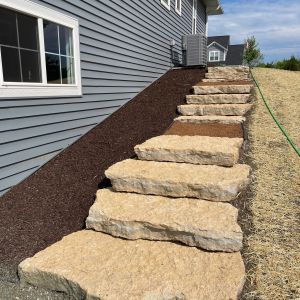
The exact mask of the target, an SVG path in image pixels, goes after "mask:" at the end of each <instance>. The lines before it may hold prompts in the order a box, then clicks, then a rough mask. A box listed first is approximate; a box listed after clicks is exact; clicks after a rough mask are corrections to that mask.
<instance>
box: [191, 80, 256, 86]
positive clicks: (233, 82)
mask: <svg viewBox="0 0 300 300" xmlns="http://www.w3.org/2000/svg"><path fill="white" fill-rule="evenodd" d="M249 84H253V83H252V82H251V81H245V80H240V81H217V82H202V81H199V82H198V83H197V84H195V85H196V86H215V85H249Z"/></svg>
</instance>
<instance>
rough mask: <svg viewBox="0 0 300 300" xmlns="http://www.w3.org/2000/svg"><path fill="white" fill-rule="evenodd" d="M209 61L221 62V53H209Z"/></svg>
mask: <svg viewBox="0 0 300 300" xmlns="http://www.w3.org/2000/svg"><path fill="white" fill-rule="evenodd" d="M209 61H220V51H209Z"/></svg>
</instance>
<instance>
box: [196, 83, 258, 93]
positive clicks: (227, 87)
mask: <svg viewBox="0 0 300 300" xmlns="http://www.w3.org/2000/svg"><path fill="white" fill-rule="evenodd" d="M252 87H253V85H252V84H223V83H222V82H220V83H201V84H199V85H196V86H194V87H193V90H194V94H195V95H208V94H250V93H251V90H252Z"/></svg>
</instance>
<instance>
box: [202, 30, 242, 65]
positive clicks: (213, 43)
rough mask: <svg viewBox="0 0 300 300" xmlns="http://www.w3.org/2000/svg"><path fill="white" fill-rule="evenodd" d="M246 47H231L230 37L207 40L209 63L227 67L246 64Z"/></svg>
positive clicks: (214, 37)
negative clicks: (244, 57)
mask: <svg viewBox="0 0 300 300" xmlns="http://www.w3.org/2000/svg"><path fill="white" fill-rule="evenodd" d="M244 51H245V45H244V44H240V45H230V36H229V35H224V36H212V37H208V39H207V53H208V62H209V63H210V64H221V65H222V64H223V65H227V66H232V65H243V64H244V61H243V60H244V59H243V56H244Z"/></svg>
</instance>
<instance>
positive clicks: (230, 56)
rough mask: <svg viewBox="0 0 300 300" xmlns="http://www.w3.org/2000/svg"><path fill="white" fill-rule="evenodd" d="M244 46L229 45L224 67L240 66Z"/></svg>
mask: <svg viewBox="0 0 300 300" xmlns="http://www.w3.org/2000/svg"><path fill="white" fill-rule="evenodd" d="M244 49H245V45H244V44H240V45H230V46H229V48H228V53H227V57H226V65H242V64H243V55H244Z"/></svg>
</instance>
